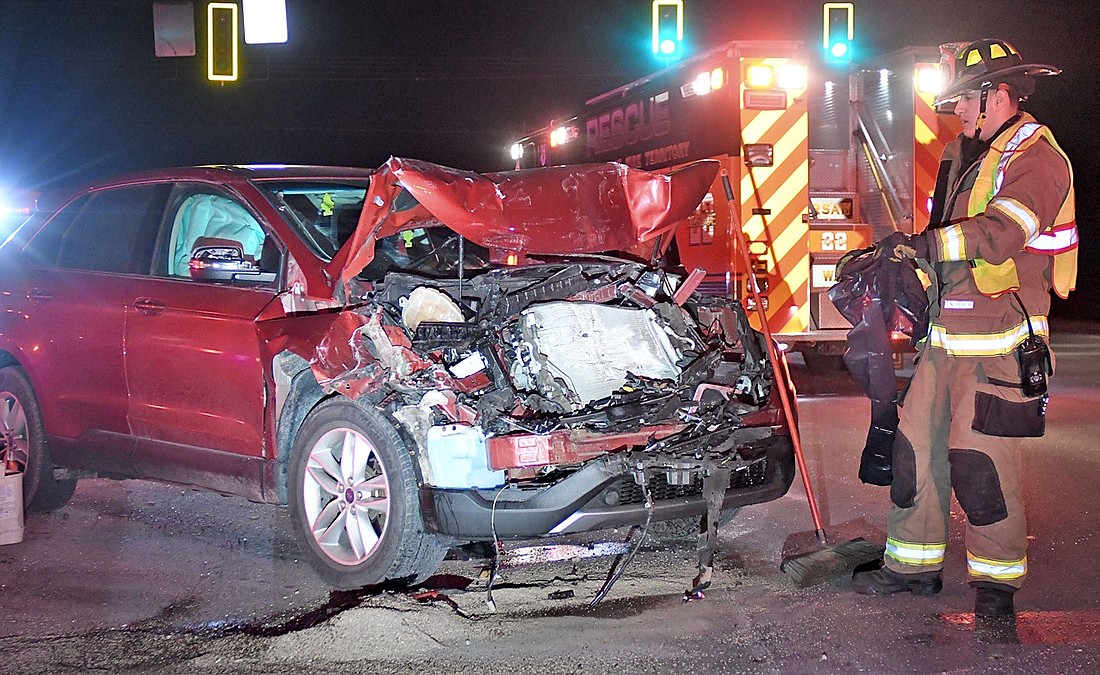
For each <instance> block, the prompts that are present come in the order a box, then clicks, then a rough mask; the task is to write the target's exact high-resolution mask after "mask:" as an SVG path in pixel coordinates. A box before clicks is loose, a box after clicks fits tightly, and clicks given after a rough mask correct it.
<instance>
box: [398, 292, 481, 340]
mask: <svg viewBox="0 0 1100 675" xmlns="http://www.w3.org/2000/svg"><path fill="white" fill-rule="evenodd" d="M465 320H466V318H465V317H464V316H462V310H461V309H459V307H458V304H456V303H455V301H454V300H452V299H451V297H450V296H449V295H447V294H446V293H444V292H443V291H440V290H437V289H435V288H431V287H429V286H417V287H416V288H414V289H413V291H412V293H409V298H408V300H406V301H405V302H404V303H403V304H402V309H401V322H402V323H404V324H405V327H406V328H408V329H409V330H410V331H415V330H416V327H417V326H419V325H420V323H421V322H422V321H440V322H444V323H462V322H463V321H465Z"/></svg>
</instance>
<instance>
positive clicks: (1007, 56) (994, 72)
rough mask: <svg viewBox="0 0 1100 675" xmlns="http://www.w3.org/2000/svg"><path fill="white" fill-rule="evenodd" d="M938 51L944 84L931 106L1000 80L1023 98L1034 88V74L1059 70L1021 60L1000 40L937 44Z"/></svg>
mask: <svg viewBox="0 0 1100 675" xmlns="http://www.w3.org/2000/svg"><path fill="white" fill-rule="evenodd" d="M940 53H941V55H942V57H941V59H940V66H941V68H942V70H943V71H944V82H945V83H946V84H945V88H944V90H943V93H941V94H940V95H939V96H937V97H936V100H935V105H940V104H941V103H947V102H948V101H952V100H954V99H957V98H958V97H960V96H962V95H963V94H965V93H966V92H968V91H971V90H974V89H984V88H988V87H992V86H993V85H995V84H998V83H1000V82H1006V83H1008V84H1010V85H1012V86H1013V88H1014V89H1015V93H1016V94H1017V95H1019V96H1020V99H1021V100H1022V99H1026V98H1027V97H1028V96H1030V95H1031V93H1032V92H1033V91H1034V90H1035V80H1034V78H1035V77H1038V76H1042V75H1057V74H1058V73H1060V72H1062V70H1061V69H1060V68H1056V67H1055V66H1050V65H1046V64H1043V63H1025V62H1024V58H1023V57H1022V56H1020V53H1019V52H1018V51H1016V48H1015V47H1013V46H1012V45H1011V44H1009V43H1008V42H1005V41H1004V40H994V39H985V40H976V41H974V42H950V43H948V44H944V45H940Z"/></svg>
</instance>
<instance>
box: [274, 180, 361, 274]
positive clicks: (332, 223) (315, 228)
mask: <svg viewBox="0 0 1100 675" xmlns="http://www.w3.org/2000/svg"><path fill="white" fill-rule="evenodd" d="M257 187H259V189H260V190H261V191H262V192H263V193H264V194H265V195H266V196H267V198H268V199H270V200H271V202H272V203H273V204H274V205H275V207H276V208H278V209H279V211H280V212H281V213H283V214H284V216H285V219H286V221H287V223H289V224H290V225H291V226H292V227H293V228H294V231H295V232H296V233H297V234H298V236H299V237H301V239H302V241H304V242H305V243H306V245H308V246H309V247H310V248H311V249H313V252H314V253H316V254H317V255H318V256H319V257H320V258H321V259H323V260H331V259H332V256H333V255H335V253H336V251H338V250H340V247H341V246H342V245H343V244H344V242H345V241H347V240H348V239H349V238H350V237H351V234H352V233H353V232H355V226H356V225H357V224H358V223H359V213H360V212H361V211H362V210H363V198H364V197H365V196H366V194H367V182H366V181H349V182H347V183H344V182H334V181H331V180H324V181H317V180H300V181H285V180H284V181H263V182H257Z"/></svg>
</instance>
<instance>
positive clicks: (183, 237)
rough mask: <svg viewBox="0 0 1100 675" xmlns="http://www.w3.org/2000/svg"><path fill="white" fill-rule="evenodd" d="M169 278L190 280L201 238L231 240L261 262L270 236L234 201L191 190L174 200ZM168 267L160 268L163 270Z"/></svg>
mask: <svg viewBox="0 0 1100 675" xmlns="http://www.w3.org/2000/svg"><path fill="white" fill-rule="evenodd" d="M167 223H168V226H169V230H170V232H169V236H168V241H167V246H165V253H166V255H167V265H166V267H167V275H168V276H172V277H190V273H189V269H188V262H189V261H190V260H191V251H192V249H193V248H194V246H195V242H196V241H197V240H198V239H199V238H200V237H213V238H216V239H228V240H232V241H235V242H237V243H239V244H240V245H241V247H242V248H243V251H244V255H245V258H247V259H249V260H252V261H253V262H259V261H260V258H261V256H262V255H263V252H264V242H265V240H266V239H267V235H266V233H265V232H264V228H263V226H262V225H260V223H259V222H258V221H257V220H256V218H255V217H253V215H252V214H251V213H250V212H249V211H248V209H246V208H245V207H244V206H242V205H241V204H239V203H237V202H236V201H234V200H233V199H231V198H229V197H227V196H225V195H221V194H217V193H212V192H194V191H190V192H188V193H186V194H181V196H180V198H179V199H176V200H175V201H174V208H173V210H172V211H171V212H169V213H168V214H167ZM164 267H165V266H163V265H158V268H160V269H163V268H164Z"/></svg>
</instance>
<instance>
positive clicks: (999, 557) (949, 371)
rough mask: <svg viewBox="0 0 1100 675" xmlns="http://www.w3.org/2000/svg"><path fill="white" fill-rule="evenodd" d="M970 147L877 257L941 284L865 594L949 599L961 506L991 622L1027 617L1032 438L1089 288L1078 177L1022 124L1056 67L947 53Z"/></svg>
mask: <svg viewBox="0 0 1100 675" xmlns="http://www.w3.org/2000/svg"><path fill="white" fill-rule="evenodd" d="M941 49H942V50H943V51H944V54H945V58H944V64H943V65H944V67H945V70H946V71H948V77H949V79H948V80H947V82H948V84H947V86H946V89H945V91H944V92H943V93H942V94H941V95H940V96H939V97H938V98H937V100H936V104H937V105H939V104H942V103H949V102H951V101H953V100H954V101H957V102H956V105H955V114H956V115H957V116H958V117H959V118H960V119H961V120H962V125H963V132H962V134H961V135H960V136H959V138H958V139H956V140H955V141H953V142H952V143H951V144H949V145H948V147H947V148H946V149H945V150H944V154H943V158H942V160H941V167H940V173H939V179H938V182H937V186H936V193H935V199H934V202H933V221H932V224H930V225H929V227H928V229H926V230H925V231H924V232H921V233H919V234H915V235H907V234H903V233H900V232H895V233H893V234H891V235H889V236H887V237H885V238H884V239H883V240H882V241H880V242H879V243H877V244H876V247H875V248H876V252H878V253H879V254H880V255H887V256H889V257H890V258H891V259H895V260H897V259H901V258H917V259H918V263H919V264H921V265H922V267H926V268H927V269H926V271H928V272H929V277H930V279H931V280H932V281H931V284H930V286H929V288H928V293H929V300H930V305H929V323H930V325H929V331H928V335H927V337H926V338H925V340H924V341H923V344H922V346H921V353H920V356H919V361H918V364H917V368H916V371H915V373H914V375H913V378H912V381H911V383H910V385H909V388H908V391H907V392H906V393H905V395H904V398H903V400H902V404H901V405H902V407H901V412H900V422H899V425H898V432H897V434H896V436H895V438H894V443H893V449H892V454H893V480H892V483H891V485H890V500H891V502H892V503H893V505H892V506H891V508H890V511H889V513H888V515H887V524H886V527H887V540H886V552H885V554H884V556H883V561H882V566H881V567H880V568H879V569H876V570H862V571H858V572H857V573H856V574H855V576H854V578H853V583H852V586H853V589H854V590H855V591H856V592H857V593H862V594H866V595H884V594H892V593H900V592H904V591H908V592H910V593H912V594H913V595H932V594H935V593H938V592H939V591H940V590H941V589H942V587H943V583H942V578H941V571H942V569H943V563H944V553H945V550H946V547H947V533H948V515H949V510H950V504H951V492H952V490H954V493H955V497H956V498H957V499H958V501H959V504H960V505H961V506H962V508H963V511H965V513H966V519H967V521H966V526H965V527H966V530H965V541H966V549H967V551H966V560H967V571H968V579H969V583H970V586H971V587H973V588H974V589H975V604H974V612H975V614H976V615H977V616H983V617H1000V616H1005V617H1007V616H1012V615H1014V613H1015V607H1014V604H1013V594H1014V593H1015V592H1016V591H1017V590H1018V589H1019V588H1020V587H1021V585H1022V584H1023V583H1024V579H1025V577H1026V576H1027V526H1026V522H1025V517H1024V504H1023V498H1022V494H1021V493H1022V488H1021V463H1020V446H1021V442H1022V439H1023V438H1028V437H1037V436H1042V435H1043V433H1044V425H1045V413H1046V405H1047V394H1046V378H1047V376H1048V375H1051V374H1053V369H1052V364H1051V357H1050V355H1049V353H1048V350H1047V347H1046V340H1047V339H1048V336H1049V326H1048V323H1047V313H1048V310H1049V308H1050V295H1049V291H1050V290H1051V288H1053V289H1054V291H1055V292H1057V293H1058V294H1059V296H1061V297H1065V296H1066V295H1067V294H1068V293H1069V291H1071V290H1072V289H1073V287H1074V284H1075V282H1076V275H1077V250H1076V247H1077V229H1076V225H1075V223H1074V196H1073V177H1072V176H1073V174H1072V169H1071V167H1070V163H1069V159H1068V158H1067V157H1066V155H1065V153H1064V152H1062V150H1061V149H1060V148H1059V147H1058V144H1057V143H1056V142H1055V140H1054V137H1053V136H1052V135H1051V132H1050V130H1049V129H1048V128H1047V127H1045V126H1043V125H1042V124H1040V123H1038V122H1037V121H1036V120H1035V118H1033V117H1032V116H1031V115H1029V114H1028V113H1026V112H1023V111H1022V110H1021V109H1020V103H1021V102H1022V101H1024V100H1026V99H1027V97H1028V96H1030V95H1031V94H1032V92H1033V91H1034V89H1035V78H1036V77H1039V76H1046V75H1057V74H1058V73H1059V72H1060V71H1059V69H1058V68H1055V67H1053V66H1048V65H1043V64H1035V63H1026V62H1025V61H1024V59H1023V58H1022V57H1021V56H1020V54H1019V52H1017V51H1016V49H1015V48H1014V47H1013V46H1012V45H1011V44H1009V43H1008V42H1005V41H1003V40H991V39H986V40H978V41H976V42H970V43H965V44H960V43H954V44H952V45H945V46H944V47H942V48H941Z"/></svg>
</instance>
